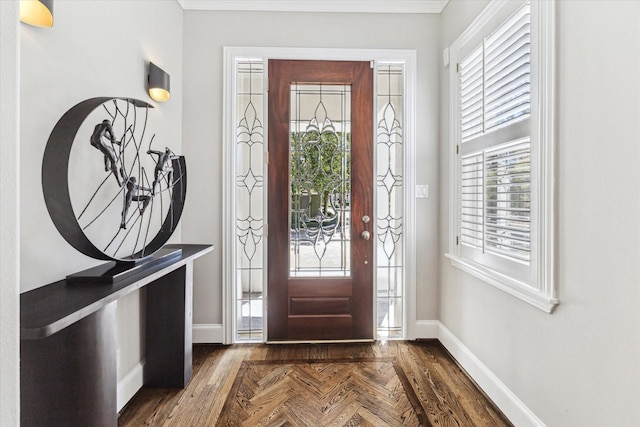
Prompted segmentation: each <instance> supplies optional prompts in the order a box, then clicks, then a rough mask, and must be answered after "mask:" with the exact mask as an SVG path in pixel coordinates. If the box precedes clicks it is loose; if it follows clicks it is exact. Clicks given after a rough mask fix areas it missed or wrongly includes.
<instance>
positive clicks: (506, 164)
mask: <svg viewBox="0 0 640 427" xmlns="http://www.w3.org/2000/svg"><path fill="white" fill-rule="evenodd" d="M530 23H531V18H530V6H529V4H528V3H527V4H525V5H524V6H523V7H521V8H520V9H518V10H517V11H516V12H515V13H514V14H513V15H512V16H511V17H510V18H509V19H508V20H506V21H505V22H504V24H502V25H501V26H500V27H499V28H497V29H496V30H495V31H494V32H493V33H491V35H489V36H488V37H486V38H485V39H484V41H483V42H482V44H481V45H480V46H478V47H477V48H475V49H473V50H472V51H471V52H470V53H469V54H468V55H467V56H466V57H465V58H464V59H463V60H462V61H461V62H460V66H459V72H458V76H459V92H458V94H459V112H460V146H461V149H460V176H459V185H460V190H459V191H460V194H459V197H460V199H459V200H460V202H459V209H460V211H459V222H458V227H459V243H460V244H462V245H464V246H465V247H466V248H467V249H471V250H474V251H476V252H479V253H481V254H482V255H480V258H478V256H475V257H474V258H475V259H476V260H480V259H482V258H481V257H482V256H486V255H487V254H488V255H489V256H497V257H500V258H501V259H503V260H505V259H506V260H511V261H515V262H518V263H525V264H528V263H529V262H530V260H531V141H530V134H529V133H530V132H529V127H528V126H525V127H522V126H520V127H515V126H514V129H516V130H513V131H509V132H504V131H503V132H493V131H495V130H498V129H502V128H506V127H509V126H511V125H515V123H516V122H521V121H522V120H525V119H528V118H529V115H530V111H531V77H530V74H531V47H530V39H531V24H530Z"/></svg>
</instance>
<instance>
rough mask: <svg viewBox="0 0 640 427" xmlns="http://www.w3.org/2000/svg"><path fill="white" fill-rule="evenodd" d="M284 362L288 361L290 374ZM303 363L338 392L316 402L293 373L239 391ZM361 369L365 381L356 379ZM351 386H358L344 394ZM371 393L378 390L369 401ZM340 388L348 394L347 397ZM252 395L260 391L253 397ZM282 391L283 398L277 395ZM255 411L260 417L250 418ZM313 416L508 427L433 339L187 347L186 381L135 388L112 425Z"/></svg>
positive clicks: (286, 420)
mask: <svg viewBox="0 0 640 427" xmlns="http://www.w3.org/2000/svg"><path fill="white" fill-rule="evenodd" d="M243 362H245V363H243ZM349 363H352V365H349ZM356 364H357V366H359V367H361V368H362V369H363V372H365V374H358V375H359V378H360V379H358V378H355V379H354V378H351V379H347V378H346V376H345V375H342V374H340V373H339V372H340V368H341V367H343V366H346V367H347V368H346V370H348V371H350V370H355V367H356ZM290 367H294V368H295V373H292V372H294V370H292V369H289V368H290ZM352 367H353V369H352ZM392 367H393V369H392ZM253 368H255V369H253ZM285 368H286V369H285ZM252 369H253V371H252ZM305 369H306V370H307V373H308V372H309V371H314V370H315V371H323V372H325V371H331V374H330V375H328V376H327V377H326V378H322V380H321V381H319V383H321V385H322V388H324V389H334V390H338V389H337V387H338V385H336V386H333V385H331V384H327V381H329V380H331V381H335V382H336V384H338V383H339V387H342V389H343V390H342V391H338V392H337V396H338V397H335V396H333V397H331V396H330V397H328V398H327V399H329V401H328V403H326V402H325V403H322V404H320V403H318V402H317V401H313V399H314V398H315V397H317V398H319V399H320V398H321V397H320V396H319V392H310V391H309V390H303V389H301V388H298V389H296V387H298V386H296V385H295V383H300V384H302V386H300V387H304V388H309V387H312V386H314V381H313V380H308V379H304V378H303V379H302V381H297V382H296V381H289V383H287V386H286V387H279V388H277V389H276V388H272V389H270V390H267V391H266V392H265V391H264V390H262V392H264V393H262V392H261V393H262V394H261V395H260V396H253V395H252V399H253V397H255V400H256V402H249V399H248V397H247V393H253V392H254V391H255V390H249V389H251V388H252V387H253V386H255V387H259V385H258V384H257V383H258V382H259V379H255V378H253V377H254V376H256V375H257V376H264V375H271V377H270V378H265V379H264V381H263V383H266V384H267V385H269V384H270V383H271V384H272V385H273V384H279V385H282V384H284V380H285V377H286V378H287V379H291V378H293V379H300V376H304V375H305ZM285 371H286V373H285ZM316 374H317V375H319V374H318V372H315V373H314V375H316ZM396 374H397V375H396ZM287 375H288V377H287ZM363 376H365V377H366V379H367V381H361V379H362V377H363ZM274 378H275V379H274ZM327 378H329V380H327ZM245 380H246V383H245V382H243V381H245ZM369 380H372V381H373V382H370V381H369ZM291 384H294V385H291ZM263 386H264V384H263V385H260V387H263ZM265 387H266V386H265ZM318 387H320V385H318ZM385 387H387V388H385ZM355 389H360V391H361V392H362V393H360V395H358V393H352V391H353V390H355ZM329 391H331V390H329ZM305 393H306V394H305ZM376 393H378V394H381V395H382V394H385V395H386V397H384V396H381V399H380V400H375V399H372V398H371V397H372V396H374V397H375V394H376ZM348 396H349V397H351V398H352V401H348V399H347V397H348ZM363 396H364V397H363ZM258 397H260V398H262V400H261V401H259V402H258V401H257V400H258ZM382 397H384V399H382ZM289 398H290V399H291V401H290V402H289V403H286V401H287V400H288V399H289ZM391 398H394V399H396V398H397V402H390V399H391ZM381 401H384V404H381V403H380V402H381ZM291 402H295V403H291ZM387 403H390V406H389V408H392V407H395V408H396V409H397V411H398V413H397V414H396V415H394V414H392V412H393V411H394V409H387V408H386V407H385V406H384V405H386V404H387ZM251 405H253V406H251ZM291 405H295V406H291ZM305 405H307V406H308V408H305ZM287 408H295V409H287ZM243 411H244V412H243ZM259 411H260V413H259ZM288 412H295V414H294V415H295V416H289V415H291V414H289V413H288ZM263 413H265V414H266V413H269V414H270V415H268V416H263V415H262V414H263ZM258 417H262V418H260V421H259V422H257V421H256V420H257V419H258ZM313 417H316V418H313ZM317 417H322V418H317ZM394 417H395V418H394ZM320 419H322V425H325V424H326V425H337V426H342V425H367V426H368V425H380V426H388V425H425V426H430V425H433V426H460V427H473V426H478V427H479V426H491V427H494V426H512V424H511V423H510V422H509V421H508V420H507V419H506V417H505V416H504V415H503V414H502V413H501V412H500V410H499V409H498V408H497V407H496V406H495V405H494V404H493V403H492V402H491V401H490V400H489V399H488V398H487V397H486V395H485V394H484V393H483V392H482V391H481V390H479V389H478V387H477V386H476V385H475V383H474V382H473V381H472V380H471V379H470V378H469V377H468V376H467V375H466V373H465V372H464V371H463V370H462V369H460V367H459V366H458V365H457V364H456V362H455V361H454V360H453V359H452V357H451V356H450V355H449V353H448V352H447V351H446V350H445V349H444V347H443V346H442V345H441V344H440V343H439V342H437V341H418V342H405V341H387V342H384V341H379V342H374V343H366V344H296V345H263V344H238V345H233V346H217V345H196V346H194V351H193V378H192V380H191V382H190V383H189V385H188V386H187V387H186V388H185V389H150V388H143V389H142V390H140V391H139V392H138V394H137V395H136V396H135V397H134V398H133V399H132V400H131V401H130V402H129V403H128V404H127V406H126V407H125V408H124V409H123V410H122V412H121V413H120V416H119V418H118V424H119V425H120V426H136V427H138V426H147V425H148V426H190V427H192V426H215V425H225V426H226V425H250V426H252V427H253V426H256V425H265V426H271V425H274V426H275V425H277V426H280V425H318V424H317V423H319V422H320V421H319V420H320ZM241 420H242V421H241ZM309 420H315V421H309ZM326 420H330V421H326ZM325 421H326V422H325Z"/></svg>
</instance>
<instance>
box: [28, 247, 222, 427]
mask: <svg viewBox="0 0 640 427" xmlns="http://www.w3.org/2000/svg"><path fill="white" fill-rule="evenodd" d="M165 248H168V249H181V250H182V252H181V253H180V254H178V255H176V256H172V257H170V258H169V259H168V260H164V261H163V260H161V261H159V262H155V263H153V262H150V263H148V264H149V265H147V264H144V265H142V266H138V267H136V268H135V269H134V270H133V271H134V273H133V274H132V275H129V276H127V277H125V278H123V279H120V280H117V281H115V282H114V283H112V284H100V283H83V282H82V280H73V282H71V281H69V282H67V281H65V280H61V281H59V282H55V283H51V284H49V285H46V286H43V287H41V288H38V289H34V290H32V291H29V292H25V293H23V294H21V295H20V339H21V341H20V343H21V345H20V358H21V361H20V405H21V415H20V418H21V425H23V426H29V427H33V426H92V427H93V426H95V427H98V426H105V427H106V426H109V427H113V426H116V425H117V422H118V419H117V416H118V415H117V408H116V405H117V403H116V399H117V395H116V394H117V371H116V305H115V304H114V302H115V301H116V300H117V299H118V298H120V297H123V296H125V295H128V294H130V293H131V292H134V291H136V290H137V289H140V288H142V287H146V289H147V308H146V351H147V355H146V364H145V370H144V384H145V386H152V387H154V386H157V387H184V386H185V385H186V384H187V383H188V382H189V380H190V379H191V360H192V353H191V352H192V349H191V346H192V336H191V333H192V332H191V328H192V318H193V315H192V303H193V260H195V259H196V258H198V257H200V256H202V255H204V254H205V253H207V252H209V251H211V250H213V247H212V246H211V245H166V246H165Z"/></svg>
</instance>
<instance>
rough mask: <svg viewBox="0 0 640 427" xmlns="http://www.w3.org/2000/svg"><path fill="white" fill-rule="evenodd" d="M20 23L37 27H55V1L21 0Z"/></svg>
mask: <svg viewBox="0 0 640 427" xmlns="http://www.w3.org/2000/svg"><path fill="white" fill-rule="evenodd" d="M20 21H22V22H24V23H25V24H29V25H33V26H35V27H48V28H51V27H53V0H20Z"/></svg>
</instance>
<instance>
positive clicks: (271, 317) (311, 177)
mask: <svg viewBox="0 0 640 427" xmlns="http://www.w3.org/2000/svg"><path fill="white" fill-rule="evenodd" d="M372 146H373V70H372V68H371V66H370V63H369V62H347V61H290V60H270V61H269V174H268V186H269V197H268V199H269V200H268V217H269V221H268V222H269V230H268V231H269V234H268V236H269V237H268V260H269V261H268V302H267V313H268V330H267V333H268V335H267V339H268V341H271V342H273V341H286V340H295V341H314V340H369V339H373V321H374V320H373V259H372V256H373V240H371V238H370V236H373V235H374V230H373V228H372V227H373V222H372V221H371V220H370V218H373V194H372V186H373V152H372Z"/></svg>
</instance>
